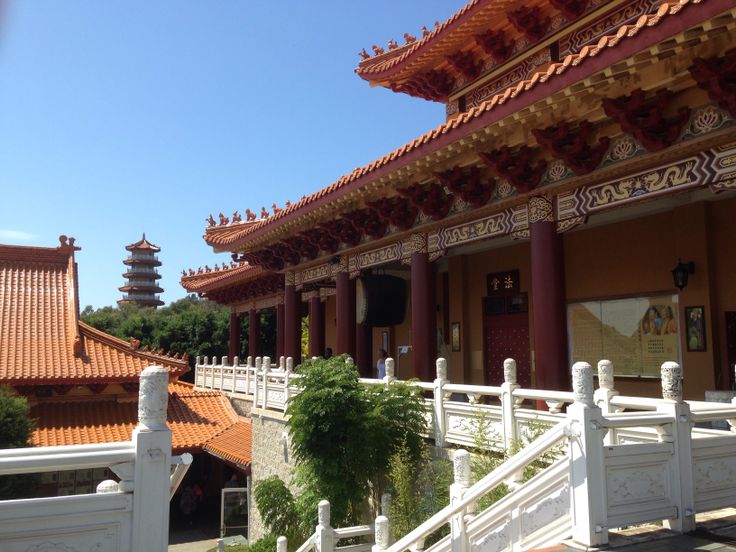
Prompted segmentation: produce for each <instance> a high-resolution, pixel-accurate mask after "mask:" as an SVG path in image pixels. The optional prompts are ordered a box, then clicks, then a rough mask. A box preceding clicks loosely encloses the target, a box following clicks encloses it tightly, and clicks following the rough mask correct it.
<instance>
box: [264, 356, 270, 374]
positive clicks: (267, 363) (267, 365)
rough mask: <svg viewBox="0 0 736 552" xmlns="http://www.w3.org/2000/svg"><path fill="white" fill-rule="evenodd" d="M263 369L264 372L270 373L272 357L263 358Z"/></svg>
mask: <svg viewBox="0 0 736 552" xmlns="http://www.w3.org/2000/svg"><path fill="white" fill-rule="evenodd" d="M262 368H263V371H264V372H268V371H269V370H270V369H271V357H267V356H264V357H263V365H262Z"/></svg>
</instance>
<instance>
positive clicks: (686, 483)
mask: <svg viewBox="0 0 736 552" xmlns="http://www.w3.org/2000/svg"><path fill="white" fill-rule="evenodd" d="M661 370H662V398H663V399H664V401H663V402H661V403H660V404H659V405H657V412H663V413H667V414H669V415H670V416H672V418H673V419H674V423H673V424H672V430H671V433H663V434H660V440H661V441H665V442H671V443H672V447H673V452H674V455H673V458H672V467H671V476H672V500H673V502H674V503H675V505H676V506H677V517H676V518H673V519H667V520H665V521H664V524H665V527H667V528H668V529H670V530H671V531H677V532H679V533H687V532H690V531H694V530H695V485H694V482H693V449H692V435H691V432H692V427H693V422H692V421H691V420H690V405H688V404H687V403H685V402H683V401H682V367H681V366H680V365H679V364H677V363H676V362H665V363H664V364H662V369H661Z"/></svg>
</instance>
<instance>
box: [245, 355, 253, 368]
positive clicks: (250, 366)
mask: <svg viewBox="0 0 736 552" xmlns="http://www.w3.org/2000/svg"><path fill="white" fill-rule="evenodd" d="M246 363H247V366H248V368H253V357H252V356H250V355H248V360H246Z"/></svg>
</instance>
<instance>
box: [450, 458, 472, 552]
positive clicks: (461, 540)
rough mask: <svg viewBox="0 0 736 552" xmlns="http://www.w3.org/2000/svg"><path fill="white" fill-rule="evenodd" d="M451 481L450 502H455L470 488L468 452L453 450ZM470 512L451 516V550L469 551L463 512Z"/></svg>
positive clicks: (456, 551) (457, 551)
mask: <svg viewBox="0 0 736 552" xmlns="http://www.w3.org/2000/svg"><path fill="white" fill-rule="evenodd" d="M452 467H453V472H454V473H453V483H452V485H450V504H457V503H458V502H460V501H461V500H462V498H463V495H464V494H465V492H466V491H467V490H468V488H470V484H471V470H470V453H469V452H468V451H466V450H463V449H460V450H457V451H455V456H454V458H453V459H452ZM467 513H471V512H468V511H467V510H462V511H460V512H458V513H457V514H455V515H454V516H452V519H451V520H450V542H451V543H452V552H470V540H469V539H468V532H467V531H466V527H465V514H467Z"/></svg>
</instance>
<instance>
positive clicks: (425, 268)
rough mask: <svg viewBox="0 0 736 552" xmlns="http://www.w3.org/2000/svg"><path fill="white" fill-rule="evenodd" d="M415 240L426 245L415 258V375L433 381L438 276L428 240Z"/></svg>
mask: <svg viewBox="0 0 736 552" xmlns="http://www.w3.org/2000/svg"><path fill="white" fill-rule="evenodd" d="M414 239H416V240H422V244H418V245H421V247H417V250H415V252H414V253H412V255H411V352H412V355H411V356H412V376H414V377H418V378H419V379H420V380H422V381H432V380H433V379H434V365H435V360H436V359H435V358H434V357H435V355H436V353H437V351H436V349H437V346H436V343H435V340H436V336H435V334H436V329H435V328H436V326H437V320H436V318H435V316H436V314H435V290H434V273H433V267H432V265H431V263H430V262H429V255H428V254H427V251H426V238H425V237H423V236H419V235H417V236H415V238H414ZM401 377H402V379H408V378H407V377H406V376H404V375H402V376H401Z"/></svg>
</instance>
